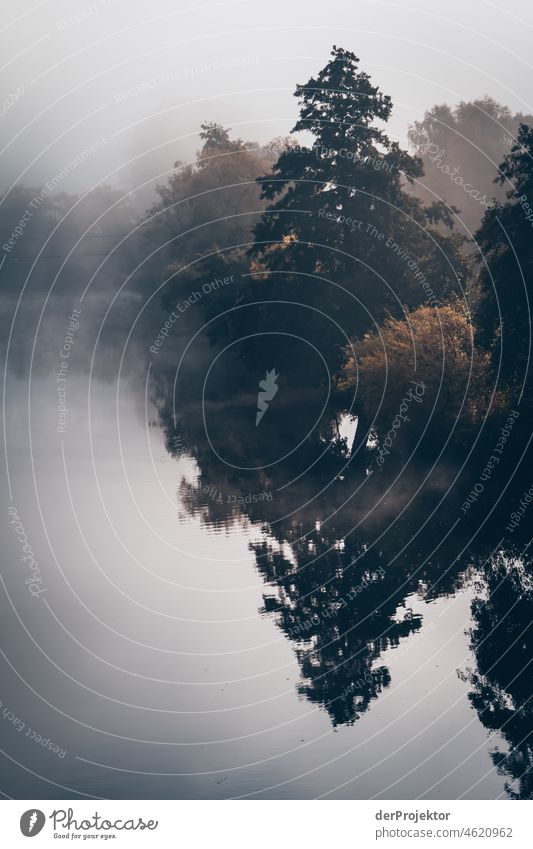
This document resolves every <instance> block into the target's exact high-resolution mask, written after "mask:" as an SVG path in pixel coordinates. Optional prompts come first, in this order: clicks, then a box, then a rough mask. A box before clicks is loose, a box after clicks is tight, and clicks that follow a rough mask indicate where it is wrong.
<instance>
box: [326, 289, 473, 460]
mask: <svg viewBox="0 0 533 849" xmlns="http://www.w3.org/2000/svg"><path fill="white" fill-rule="evenodd" d="M340 386H341V388H343V389H345V390H346V391H347V392H349V393H351V394H353V393H354V392H356V393H357V395H359V394H360V397H361V404H362V405H363V408H364V410H365V413H366V416H367V417H368V419H369V420H370V421H372V427H373V429H374V431H375V434H376V436H377V439H378V442H379V446H380V447H383V445H384V443H385V441H386V439H387V435H388V436H389V441H390V442H391V446H390V453H394V454H396V455H397V456H399V457H400V458H401V457H402V456H403V455H404V454H405V452H406V451H410V450H411V449H412V447H413V446H414V445H416V444H417V442H418V440H419V439H420V437H421V434H422V433H423V431H424V429H425V427H426V425H427V424H428V422H429V432H430V434H431V436H432V437H433V442H432V446H431V447H432V450H433V452H435V449H436V442H435V438H436V437H438V438H439V439H442V438H447V437H448V436H449V435H451V434H452V430H453V432H454V434H453V436H452V439H454V440H455V441H460V440H461V438H462V437H463V436H464V434H465V432H466V431H469V430H471V429H472V427H473V426H474V425H475V424H477V423H479V422H481V420H482V418H483V416H484V415H485V413H486V411H487V409H488V407H489V403H490V368H489V357H488V355H487V354H486V353H485V352H483V351H481V350H480V349H479V348H478V347H477V346H476V343H475V334H474V328H473V326H472V323H471V322H470V320H469V318H468V317H467V316H466V315H465V313H464V312H463V311H462V310H461V309H460V308H459V306H458V305H450V304H448V305H445V306H441V307H438V308H432V307H419V308H418V309H417V310H414V311H412V312H410V313H408V314H407V316H406V318H404V319H400V320H398V319H393V318H389V319H387V320H386V321H385V323H384V325H383V327H381V328H380V331H379V333H372V334H368V335H367V336H366V337H365V338H364V339H362V340H361V341H355V342H354V343H353V347H349V348H347V349H346V363H345V365H344V368H343V371H342V378H341V382H340ZM391 429H392V431H393V432H392V433H391ZM387 453H388V452H385V453H383V452H380V454H379V460H380V464H381V462H382V461H381V459H380V458H382V457H383V456H386V454H387Z"/></svg>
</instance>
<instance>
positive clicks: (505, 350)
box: [476, 124, 533, 403]
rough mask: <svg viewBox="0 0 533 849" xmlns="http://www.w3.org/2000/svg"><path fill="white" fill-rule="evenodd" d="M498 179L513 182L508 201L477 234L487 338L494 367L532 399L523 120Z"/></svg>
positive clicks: (529, 183)
mask: <svg viewBox="0 0 533 849" xmlns="http://www.w3.org/2000/svg"><path fill="white" fill-rule="evenodd" d="M496 182H498V183H500V184H502V185H503V184H505V185H510V186H511V188H510V189H509V190H508V191H507V201H506V202H505V203H497V204H496V206H495V207H494V209H492V210H490V211H488V212H487V214H486V215H485V218H484V220H483V223H482V225H481V227H480V229H479V231H478V233H477V235H476V238H477V241H478V243H479V245H480V248H481V252H482V253H481V257H480V266H481V269H480V284H481V291H482V303H481V306H480V310H479V323H480V328H481V331H482V336H481V338H482V340H483V342H484V344H485V345H486V347H487V348H488V349H489V350H490V351H491V354H492V360H493V363H494V368H495V369H496V370H498V369H500V374H501V377H502V379H503V381H504V384H506V386H507V389H508V391H509V394H510V396H511V397H510V400H512V398H516V397H517V396H518V395H519V394H520V392H521V390H522V387H523V385H524V382H526V385H527V387H528V392H527V395H526V397H527V398H528V399H529V403H531V391H530V379H531V378H530V372H531V369H530V364H529V363H530V346H531V303H532V299H533V238H532V237H533V229H532V228H533V129H532V128H530V127H528V126H526V125H525V124H522V125H521V126H520V129H519V131H518V139H517V143H516V144H515V145H513V148H512V150H511V152H510V153H509V154H508V155H507V156H506V157H505V159H504V161H503V163H502V164H501V165H500V169H499V173H498V176H497V177H496Z"/></svg>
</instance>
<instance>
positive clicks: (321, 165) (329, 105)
mask: <svg viewBox="0 0 533 849" xmlns="http://www.w3.org/2000/svg"><path fill="white" fill-rule="evenodd" d="M358 62H359V60H358V58H357V57H356V56H355V55H354V54H353V53H351V52H349V51H347V50H343V49H341V48H337V47H334V48H333V51H332V59H331V61H330V62H328V64H327V65H326V66H325V67H324V68H323V69H322V70H321V71H320V72H319V74H318V76H317V77H316V79H315V78H311V79H310V80H309V82H308V83H306V84H305V85H298V86H297V88H296V92H295V95H296V96H297V97H298V98H299V99H300V118H299V120H298V121H297V123H296V125H295V126H294V128H293V130H292V132H293V133H296V132H300V131H306V132H310V133H312V134H313V136H314V141H313V144H312V145H311V147H306V146H299V145H296V146H294V147H290V148H288V149H286V150H285V151H283V152H282V153H281V155H280V157H279V159H278V161H277V162H276V164H275V166H274V169H273V174H272V175H271V176H270V177H265V178H264V179H263V180H262V181H261V182H262V187H263V189H262V193H263V197H265V198H267V199H268V200H273V201H274V202H273V203H272V204H271V205H270V206H269V207H268V208H267V210H266V212H265V214H264V215H263V216H262V218H261V220H260V222H259V224H258V225H257V226H256V228H255V237H256V245H255V246H254V248H253V250H252V256H253V257H254V259H255V260H256V262H257V266H256V268H257V271H258V272H259V271H261V270H264V271H268V272H279V271H285V272H287V276H286V277H285V278H284V282H283V289H284V290H285V293H286V294H287V295H289V297H290V295H291V290H294V298H295V299H296V297H299V296H302V294H303V295H304V296H307V297H306V301H311V302H312V301H313V300H314V296H313V294H312V293H314V292H316V293H317V295H316V300H317V302H318V301H319V302H320V304H321V307H324V304H325V303H326V304H328V302H329V305H330V306H331V313H332V315H333V316H334V317H335V318H338V316H339V315H342V316H343V317H345V321H344V323H345V324H346V323H347V319H349V321H350V323H351V327H350V331H351V333H353V332H359V331H366V330H367V329H368V326H369V325H371V324H372V322H373V321H377V320H380V318H382V317H383V316H384V315H386V314H387V311H389V312H391V313H392V314H395V313H398V311H399V309H401V307H400V304H401V303H407V304H409V305H410V306H416V305H418V304H420V303H423V302H424V300H425V298H426V293H425V292H424V291H423V290H422V289H421V287H420V286H419V285H418V284H417V283H416V282H414V281H413V275H412V273H411V270H410V269H409V267H408V261H409V259H411V257H414V258H415V259H419V260H420V262H421V265H422V267H423V268H424V269H427V271H428V273H429V274H430V275H431V276H432V278H433V279H434V281H437V280H438V283H437V282H435V289H436V290H438V292H437V293H436V296H437V297H442V296H444V294H445V293H449V292H451V291H456V287H457V276H459V277H460V276H461V273H462V271H463V270H464V269H463V267H462V265H461V262H460V261H459V259H458V256H457V252H456V248H457V243H456V242H454V241H453V240H445V239H443V238H442V237H441V236H440V235H439V234H438V233H436V232H428V230H429V228H430V226H431V224H432V223H434V222H435V220H437V219H439V220H442V219H443V218H446V213H445V211H444V209H443V208H442V206H439V205H438V204H437V205H436V206H435V207H433V208H431V209H430V210H425V209H424V207H423V206H422V204H421V203H420V202H419V201H418V200H417V199H415V198H413V197H412V196H410V195H408V194H407V193H406V192H405V190H404V181H405V179H406V180H407V181H410V180H412V179H414V178H415V177H419V176H421V174H422V166H421V162H420V160H418V159H414V158H413V157H411V156H409V154H407V153H406V152H405V151H402V150H401V149H400V147H399V145H398V144H397V143H396V142H391V141H390V140H389V138H388V137H387V135H386V134H385V132H384V130H382V129H381V128H379V127H377V126H375V121H376V120H381V121H385V122H386V121H387V120H388V119H389V117H390V114H391V111H392V103H391V99H390V97H388V96H387V95H384V94H382V93H381V91H380V90H379V89H378V88H377V87H375V86H373V85H372V84H371V82H370V77H369V76H368V74H366V73H364V72H363V71H360V70H359V69H358ZM446 220H449V219H446ZM291 272H297V274H298V275H299V276H300V281H301V280H302V278H301V275H302V274H303V275H313V276H314V277H315V279H314V280H313V283H312V286H311V285H310V281H309V280H304V281H303V282H300V285H298V282H297V280H296V279H295V277H291ZM324 277H325V278H328V279H331V280H332V281H334V282H335V283H338V284H340V285H342V286H344V287H345V288H346V289H347V290H348V291H347V293H346V294H345V295H343V294H342V290H340V289H338V288H335V287H334V286H332V285H331V283H326V284H322V283H321V279H320V278H324ZM270 283H271V281H270ZM271 285H272V283H271ZM324 295H325V297H324ZM354 298H357V299H359V301H360V304H359V305H357V302H356V301H355V300H354ZM346 310H348V313H346Z"/></svg>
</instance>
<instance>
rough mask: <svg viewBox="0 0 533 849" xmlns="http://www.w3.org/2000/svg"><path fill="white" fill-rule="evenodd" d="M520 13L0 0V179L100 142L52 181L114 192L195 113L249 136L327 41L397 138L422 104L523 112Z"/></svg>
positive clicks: (186, 129) (51, 171)
mask: <svg viewBox="0 0 533 849" xmlns="http://www.w3.org/2000/svg"><path fill="white" fill-rule="evenodd" d="M528 10H529V3H528V2H527V0H511V2H508V3H506V4H505V8H502V9H498V8H497V7H496V5H495V4H492V3H489V2H483V0H474V2H471V3H468V4H465V3H460V2H459V0H452V2H448V3H447V4H446V6H443V4H442V3H440V2H437V0H412V2H411V3H409V4H405V3H403V2H399V0H392V2H377V0H372V2H368V0H354V2H351V3H349V4H346V3H344V2H342V0H332V2H330V3H328V4H327V7H326V6H325V5H324V4H322V3H311V4H305V7H303V6H302V4H287V3H282V2H281V0H273V2H271V3H269V4H264V3H259V2H257V0H255V2H253V0H252V2H250V0H249V1H248V2H239V0H237V2H218V3H202V4H199V3H191V0H177V2H176V0H154V2H152V3H150V4H146V3H144V2H141V0H129V2H127V3H126V2H125V0H95V2H92V3H91V2H89V0H77V1H76V2H71V0H56V2H54V3H53V4H50V3H47V2H40V3H35V4H33V5H32V6H30V7H29V8H27V9H25V10H22V9H21V7H20V6H17V5H15V4H13V5H12V6H11V7H8V6H6V7H5V9H4V16H3V17H4V24H3V27H2V32H1V33H0V38H1V42H0V43H1V44H2V56H3V57H4V60H5V63H4V68H3V73H2V95H3V97H2V101H5V100H6V99H8V98H9V97H10V96H11V100H9V104H10V105H8V106H7V108H6V105H5V102H4V107H3V114H2V123H3V131H4V132H3V134H2V136H3V148H4V149H3V153H2V168H1V170H0V185H1V186H2V187H3V188H8V187H9V186H11V185H12V183H20V182H24V183H26V184H30V185H39V184H42V183H44V182H45V181H46V180H48V179H50V178H51V177H53V176H54V175H56V174H57V173H59V172H60V171H61V169H62V168H64V167H65V165H66V164H67V163H68V162H69V161H70V160H72V158H73V157H75V156H76V155H79V154H80V152H81V151H83V150H85V149H87V148H92V146H94V145H96V144H97V143H98V141H99V140H103V141H102V142H101V146H100V147H99V148H98V149H97V150H96V151H95V152H94V153H91V155H90V156H88V157H86V159H85V160H84V161H83V163H82V164H81V165H80V166H79V167H78V168H75V169H74V170H73V171H72V172H71V173H70V174H69V175H68V177H66V178H65V179H64V180H63V182H62V186H61V187H62V189H63V190H64V191H79V190H80V189H86V188H88V187H89V186H91V185H94V184H95V183H96V182H98V181H104V182H107V183H112V184H114V185H116V186H120V187H122V188H127V189H128V190H129V189H131V188H133V187H134V186H135V185H136V184H138V183H142V182H144V181H147V180H148V181H149V180H154V179H156V178H157V176H158V175H159V174H162V173H163V172H165V171H167V170H168V169H169V168H171V167H172V164H173V162H174V161H175V160H176V159H180V158H185V159H188V158H190V156H191V155H192V154H193V152H194V150H195V149H196V148H197V147H198V135H197V134H198V129H199V125H200V123H201V122H202V121H203V120H210V121H217V122H220V123H223V124H224V125H226V126H231V127H232V128H233V129H234V131H235V132H236V134H238V135H240V136H241V137H243V138H253V139H255V140H258V141H260V142H261V141H263V142H264V141H267V140H268V139H270V138H273V137H275V136H278V135H285V134H286V133H287V132H288V131H289V130H290V128H291V126H292V125H293V123H294V120H295V116H296V109H297V104H296V102H295V100H294V98H293V96H292V95H293V90H294V84H295V83H296V82H303V81H305V80H306V79H307V78H308V77H309V76H310V75H311V74H312V73H314V72H315V70H316V68H318V67H321V65H322V64H323V63H324V61H325V59H326V57H327V55H328V53H329V50H330V49H331V45H332V44H342V45H343V46H344V47H346V48H347V49H350V50H353V51H355V52H356V53H357V55H358V56H359V57H360V59H361V62H362V66H363V67H364V68H365V69H366V70H367V71H368V72H369V73H370V74H371V75H372V77H373V79H374V80H375V82H376V83H377V84H378V85H380V87H381V89H382V90H383V91H385V92H387V93H388V94H390V95H391V96H392V99H393V102H394V104H395V111H394V115H393V118H392V121H391V123H390V124H389V129H390V134H391V136H392V137H396V138H398V139H399V140H401V141H403V142H404V143H406V134H407V128H408V125H409V124H411V123H413V122H414V121H416V120H419V119H420V118H421V117H422V115H423V113H424V111H425V110H426V109H429V108H431V106H432V105H433V104H434V103H440V102H447V103H449V104H450V105H455V104H457V103H458V102H459V101H461V100H472V99H475V98H478V97H481V96H482V95H483V94H488V95H490V96H492V97H494V98H495V99H496V100H498V101H499V102H503V103H505V104H506V105H507V106H509V107H510V109H511V110H512V111H513V112H524V113H528V112H531V111H532V104H531V97H530V93H531V65H530V63H529V62H528V61H527V58H526V57H527V56H528V55H529V52H530V43H531V29H532V27H531V23H530V22H529V18H530V15H529V14H528ZM524 18H525V20H523V19H524ZM377 57H380V61H376V58H377ZM293 81H294V82H293ZM17 92H18V94H17ZM13 97H16V100H14V101H13Z"/></svg>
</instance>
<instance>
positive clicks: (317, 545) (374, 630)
mask: <svg viewBox="0 0 533 849" xmlns="http://www.w3.org/2000/svg"><path fill="white" fill-rule="evenodd" d="M285 542H286V543H288V545H289V546H290V552H291V556H287V554H285V553H284V551H283V550H278V549H276V548H274V547H273V546H271V545H269V544H268V543H267V542H262V543H259V544H257V545H255V546H254V550H255V553H256V557H257V566H258V569H259V572H260V573H261V575H262V576H263V578H264V579H265V581H266V582H267V583H268V584H269V585H271V586H272V587H274V588H275V593H276V594H275V597H269V598H267V599H266V605H265V607H266V609H270V610H271V611H273V612H275V615H276V619H277V622H278V625H279V627H280V628H281V630H282V631H283V633H284V634H285V635H286V636H287V637H288V638H289V639H292V640H294V641H295V642H296V644H297V648H296V655H297V657H298V661H299V663H300V667H301V672H302V678H303V681H302V683H301V684H300V686H299V692H300V693H301V694H302V695H303V696H305V697H306V698H307V699H309V701H311V702H313V703H314V704H318V705H321V706H322V707H325V708H326V709H327V711H328V713H329V715H330V717H331V721H332V723H333V725H340V724H343V723H352V722H354V720H355V719H357V718H358V717H359V715H360V714H362V713H364V711H365V710H366V709H367V708H368V706H369V704H370V702H371V701H372V700H373V699H375V698H377V696H378V695H379V694H380V692H381V691H382V689H383V688H384V687H386V686H388V684H389V682H390V674H389V671H388V669H387V668H386V667H385V666H383V665H380V664H379V658H380V655H381V653H382V652H383V651H384V650H385V649H386V648H389V647H390V646H394V645H398V643H399V642H400V640H401V639H402V638H404V637H406V636H408V635H409V634H412V633H413V632H415V631H417V630H418V629H419V628H420V626H421V623H422V618H421V617H420V616H418V615H413V613H412V611H411V610H410V609H405V611H404V616H403V617H401V618H399V617H397V616H395V613H396V609H397V607H398V605H402V604H403V600H404V598H405V594H406V589H405V586H404V587H403V588H400V584H401V583H402V574H401V572H399V571H398V572H394V570H393V571H392V572H389V571H388V570H387V561H386V558H383V557H381V556H380V555H379V553H378V554H375V553H372V552H368V551H367V552H365V551H364V550H363V548H361V547H359V546H356V545H355V544H354V543H353V542H352V541H351V540H346V541H343V540H342V538H341V539H337V540H335V539H334V538H333V537H332V536H331V535H329V536H328V534H326V533H324V531H323V529H316V530H314V531H312V532H311V533H308V534H307V535H306V536H305V538H302V537H300V535H299V530H298V529H296V528H295V529H294V531H293V533H289V534H288V535H287V538H286V540H285ZM403 578H405V576H403ZM409 586H410V588H419V589H421V583H420V582H419V580H418V579H417V578H414V579H413V581H410V582H409Z"/></svg>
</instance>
